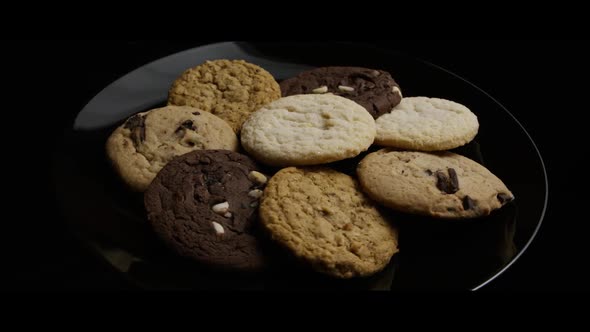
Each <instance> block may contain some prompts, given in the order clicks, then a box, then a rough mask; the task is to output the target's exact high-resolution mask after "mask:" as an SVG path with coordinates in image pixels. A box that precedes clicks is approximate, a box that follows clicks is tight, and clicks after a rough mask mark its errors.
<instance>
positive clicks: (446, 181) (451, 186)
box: [434, 168, 459, 194]
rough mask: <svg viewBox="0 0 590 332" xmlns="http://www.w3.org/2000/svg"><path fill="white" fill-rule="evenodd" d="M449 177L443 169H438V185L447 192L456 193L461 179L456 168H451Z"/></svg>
mask: <svg viewBox="0 0 590 332" xmlns="http://www.w3.org/2000/svg"><path fill="white" fill-rule="evenodd" d="M448 172H449V177H447V175H446V174H445V173H443V172H442V171H436V173H434V175H435V176H436V187H437V188H438V189H439V190H440V191H442V192H444V193H447V194H454V193H456V192H457V191H459V179H457V173H456V172H455V170H454V169H452V168H449V170H448Z"/></svg>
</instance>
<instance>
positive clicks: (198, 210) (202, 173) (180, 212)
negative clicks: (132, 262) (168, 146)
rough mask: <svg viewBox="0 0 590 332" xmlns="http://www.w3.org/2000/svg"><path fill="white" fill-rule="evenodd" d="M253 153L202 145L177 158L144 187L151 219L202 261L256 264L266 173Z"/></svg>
mask: <svg viewBox="0 0 590 332" xmlns="http://www.w3.org/2000/svg"><path fill="white" fill-rule="evenodd" d="M258 170H259V169H258V167H257V165H256V163H255V162H254V161H253V160H252V159H250V158H249V157H247V156H245V155H242V154H239V153H236V152H232V151H227V150H206V151H205V150H199V151H194V152H191V153H188V154H185V155H182V156H180V157H177V158H175V159H174V160H173V161H171V162H170V163H168V164H167V165H166V167H164V168H163V169H162V170H161V171H160V173H158V175H157V176H156V178H155V179H154V181H153V182H152V184H151V185H150V186H149V188H148V190H147V191H146V192H145V198H144V200H145V207H146V210H147V213H148V219H149V221H150V224H151V225H152V227H153V229H154V230H155V232H156V234H157V235H158V236H159V237H160V238H161V239H162V240H163V241H164V242H165V243H166V244H167V245H168V246H169V247H171V248H172V249H173V250H175V251H176V252H177V253H178V254H180V255H182V256H184V257H189V258H192V259H194V260H196V261H199V262H201V263H204V264H207V265H210V266H215V267H221V268H227V269H237V270H257V269H259V268H261V267H262V266H263V261H264V259H263V254H262V251H261V249H260V247H259V243H258V241H257V239H256V237H255V235H254V233H255V229H254V224H255V222H256V220H257V215H258V213H257V211H258V200H259V198H260V197H261V196H262V193H263V191H262V190H263V187H264V185H265V184H266V176H264V175H263V174H261V173H260V172H258Z"/></svg>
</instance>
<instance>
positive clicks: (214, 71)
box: [168, 60, 281, 133]
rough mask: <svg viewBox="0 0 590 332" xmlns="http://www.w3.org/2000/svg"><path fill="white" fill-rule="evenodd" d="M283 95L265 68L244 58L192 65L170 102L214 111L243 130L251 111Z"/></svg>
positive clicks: (176, 84) (174, 88)
mask: <svg viewBox="0 0 590 332" xmlns="http://www.w3.org/2000/svg"><path fill="white" fill-rule="evenodd" d="M280 97H281V90H280V87H279V84H278V83H277V82H276V81H275V79H274V78H273V76H272V75H271V74H270V73H269V72H268V71H266V70H264V69H263V68H261V67H259V66H257V65H254V64H251V63H248V62H246V61H243V60H215V61H207V62H205V63H203V64H201V65H199V66H196V67H194V68H190V69H188V70H186V71H185V72H184V73H183V74H182V75H181V76H180V77H179V78H178V79H176V81H174V83H173V84H172V87H171V88H170V91H169V93H168V103H169V104H170V105H188V106H193V107H197V108H199V109H202V110H204V111H206V112H211V113H213V114H215V115H217V116H219V117H220V118H222V119H223V120H225V121H227V123H229V124H230V126H231V127H232V129H233V130H234V131H235V132H236V133H239V131H240V128H241V126H242V123H243V122H244V121H245V120H246V118H247V117H248V116H249V115H250V113H252V112H254V111H256V110H257V109H258V108H260V107H261V106H263V105H265V104H267V103H269V102H271V101H273V100H276V99H279V98H280Z"/></svg>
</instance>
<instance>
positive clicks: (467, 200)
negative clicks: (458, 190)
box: [463, 196, 475, 211]
mask: <svg viewBox="0 0 590 332" xmlns="http://www.w3.org/2000/svg"><path fill="white" fill-rule="evenodd" d="M474 207H475V201H474V200H472V199H471V197H469V196H465V197H463V210H466V211H467V210H471V209H473V208H474Z"/></svg>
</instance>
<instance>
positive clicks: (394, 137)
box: [375, 97, 479, 151]
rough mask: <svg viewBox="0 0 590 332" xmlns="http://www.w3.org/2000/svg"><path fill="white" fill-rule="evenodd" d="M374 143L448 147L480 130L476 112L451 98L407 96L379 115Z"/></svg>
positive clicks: (420, 148)
mask: <svg viewBox="0 0 590 332" xmlns="http://www.w3.org/2000/svg"><path fill="white" fill-rule="evenodd" d="M375 124H376V125H377V135H376V137H375V143H376V144H378V145H381V146H387V147H396V148H401V149H408V150H418V151H441V150H450V149H454V148H456V147H459V146H462V145H465V144H467V143H469V142H470V141H472V140H473V139H474V138H475V136H476V135H477V132H478V130H479V122H478V120H477V117H476V116H475V114H473V113H472V112H471V111H470V110H469V109H468V108H467V107H465V106H463V105H461V104H458V103H455V102H453V101H450V100H445V99H439V98H427V97H406V98H404V99H403V100H402V101H401V103H400V104H399V105H397V106H396V107H395V108H393V110H392V111H391V112H389V113H387V114H384V115H382V116H381V117H379V118H378V119H377V120H376V121H375Z"/></svg>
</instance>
